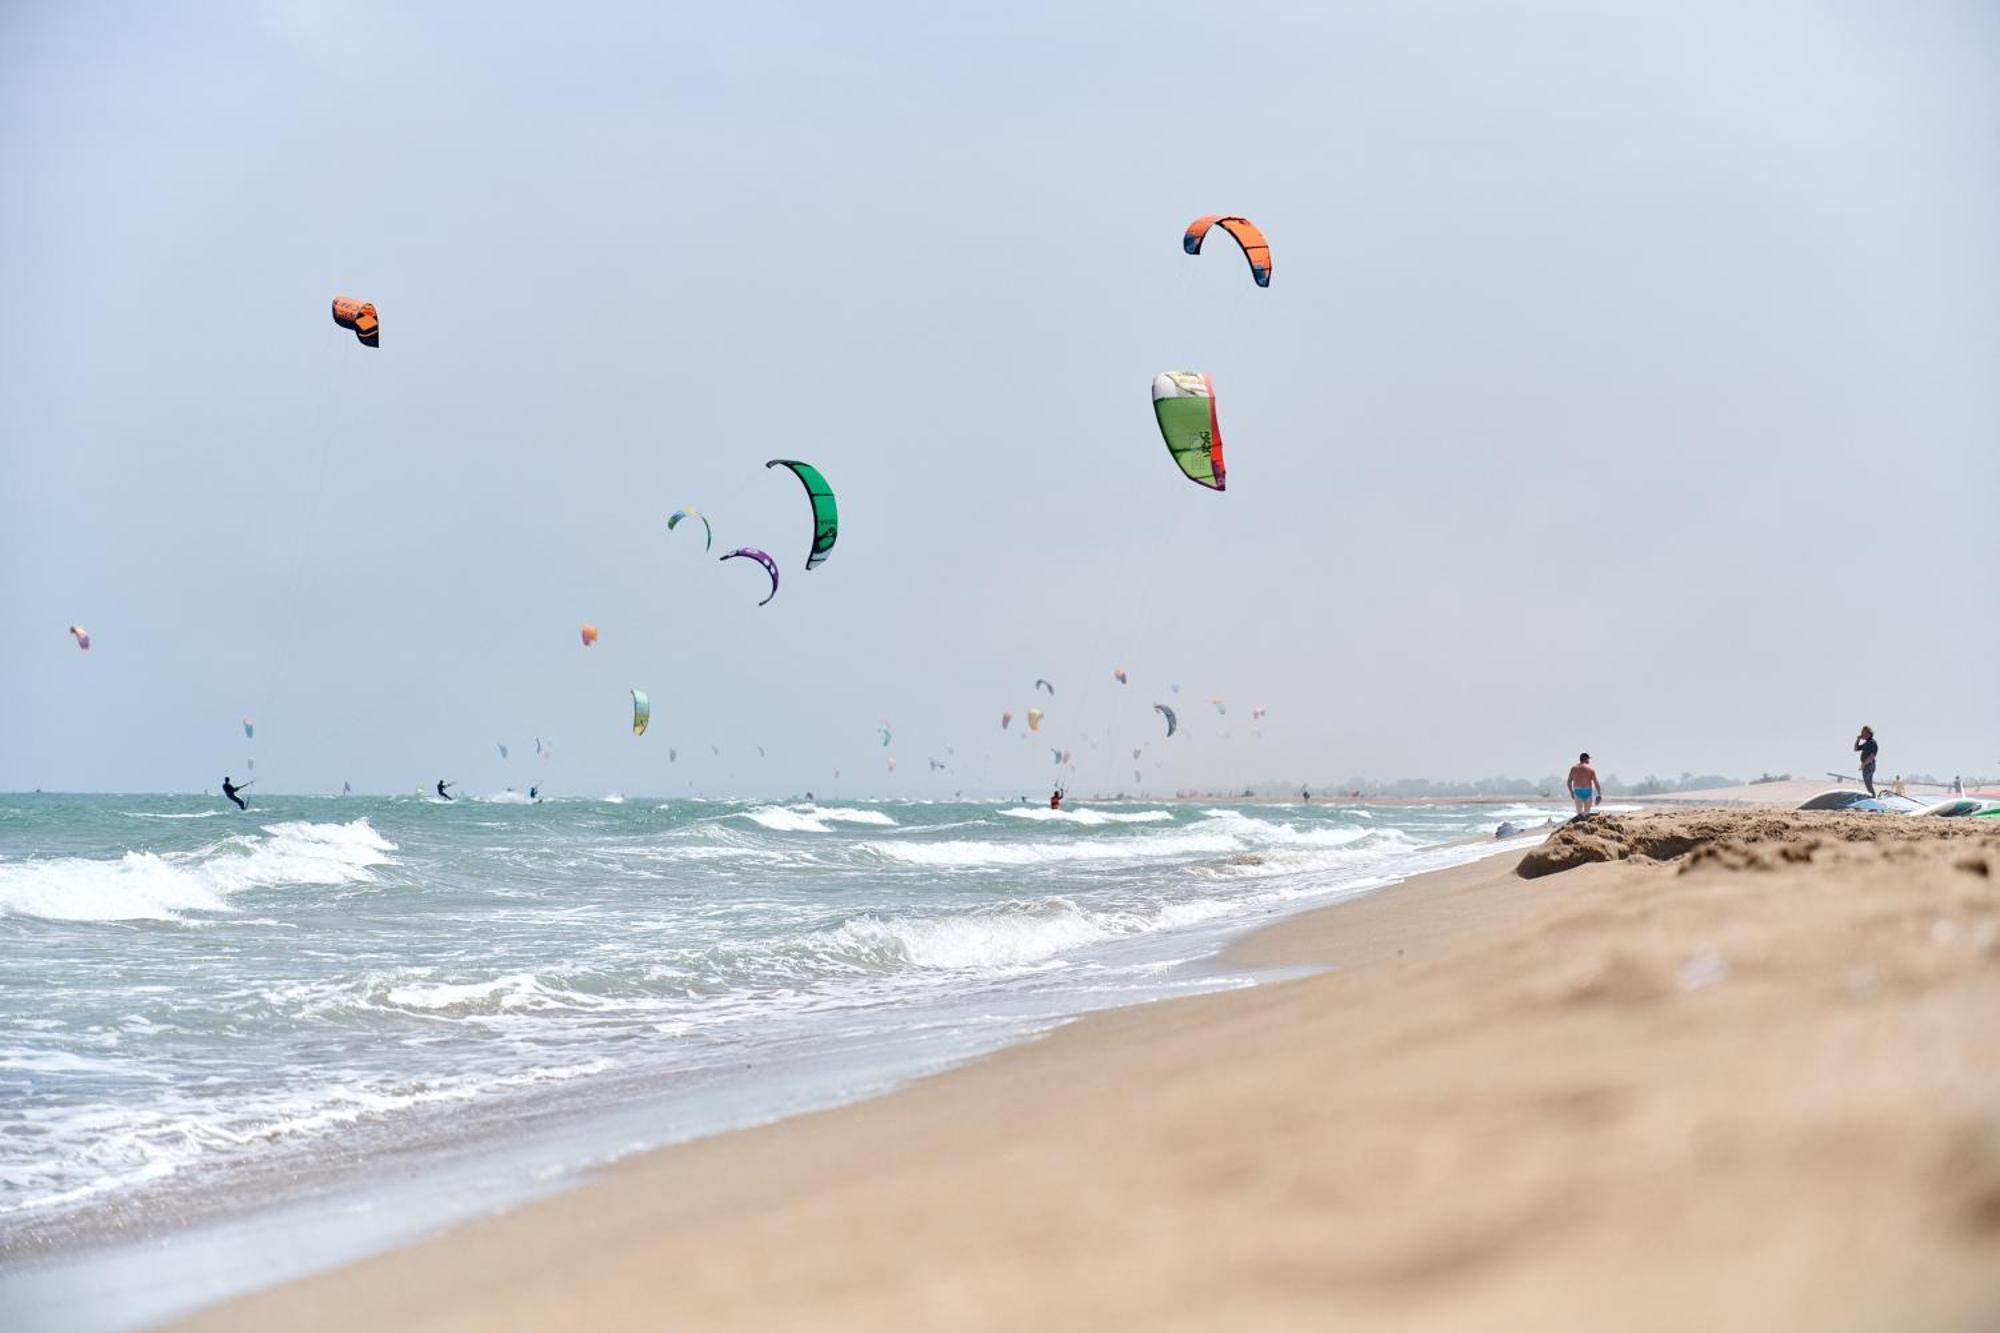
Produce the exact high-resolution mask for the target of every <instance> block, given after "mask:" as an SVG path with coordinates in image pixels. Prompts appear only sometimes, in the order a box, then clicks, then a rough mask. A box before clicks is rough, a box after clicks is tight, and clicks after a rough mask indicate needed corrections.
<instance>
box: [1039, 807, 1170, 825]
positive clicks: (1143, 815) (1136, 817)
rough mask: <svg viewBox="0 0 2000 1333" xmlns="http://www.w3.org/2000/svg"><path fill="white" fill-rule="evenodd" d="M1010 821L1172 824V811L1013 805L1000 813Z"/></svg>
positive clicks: (1089, 823)
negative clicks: (1061, 808) (1066, 808)
mask: <svg viewBox="0 0 2000 1333" xmlns="http://www.w3.org/2000/svg"><path fill="white" fill-rule="evenodd" d="M999 813H1000V814H1003V815H1005V816H1007V817H1008V818H1009V819H1032V820H1038V821H1041V822H1043V823H1056V824H1086V825H1097V824H1165V823H1172V822H1173V818H1174V812H1173V811H1171V810H1091V809H1082V810H1051V809H1049V808H1048V807H1047V806H1043V805H1011V806H1008V807H1007V808H1006V809H1004V810H1001V811H999Z"/></svg>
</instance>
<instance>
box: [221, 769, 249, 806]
mask: <svg viewBox="0 0 2000 1333" xmlns="http://www.w3.org/2000/svg"><path fill="white" fill-rule="evenodd" d="M256 785H257V784H256V783H255V782H246V783H244V784H243V785H242V786H241V787H239V786H237V785H236V784H235V783H233V782H231V781H230V780H229V777H228V775H227V774H224V775H223V779H222V794H223V795H224V796H227V797H228V798H229V799H230V800H232V801H234V802H236V808H237V809H238V810H248V809H249V808H250V807H249V806H247V805H245V804H244V803H243V798H242V797H241V796H238V795H237V794H236V793H237V792H239V791H243V790H245V789H246V788H249V787H254V786H256Z"/></svg>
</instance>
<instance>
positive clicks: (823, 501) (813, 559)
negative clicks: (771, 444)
mask: <svg viewBox="0 0 2000 1333" xmlns="http://www.w3.org/2000/svg"><path fill="white" fill-rule="evenodd" d="M764 466H765V467H767V468H771V467H784V468H790V469H791V470H792V475H793V476H795V477H797V478H798V479H799V484H800V485H802V486H804V487H805V488H806V498H807V499H809V500H811V501H812V509H813V542H812V550H811V551H810V552H808V553H807V555H806V568H807V569H818V568H819V567H820V566H821V565H823V564H825V563H826V558H827V557H828V556H829V555H832V554H833V544H834V542H835V541H836V540H838V539H839V537H840V507H839V506H838V505H837V504H835V503H834V498H833V487H831V486H829V485H827V484H826V478H825V477H823V476H821V475H820V472H819V469H818V468H816V467H814V466H813V465H812V464H810V463H801V462H800V461H799V460H798V459H796V458H774V459H772V460H771V461H770V462H768V463H766V464H764ZM773 577H774V578H775V577H776V576H775V575H774V576H773ZM774 590H775V589H774Z"/></svg>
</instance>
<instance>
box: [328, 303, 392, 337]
mask: <svg viewBox="0 0 2000 1333" xmlns="http://www.w3.org/2000/svg"><path fill="white" fill-rule="evenodd" d="M333 322H334V323H336V324H338V325H340V327H341V328H343V329H353V330H354V336H355V338H357V339H358V340H359V341H360V343H361V345H362V346H363V347H380V346H381V345H382V321H381V320H380V319H379V318H377V317H376V314H375V307H374V305H373V304H371V303H370V302H367V301H357V300H355V299H354V298H353V297H351V296H336V297H334V298H333Z"/></svg>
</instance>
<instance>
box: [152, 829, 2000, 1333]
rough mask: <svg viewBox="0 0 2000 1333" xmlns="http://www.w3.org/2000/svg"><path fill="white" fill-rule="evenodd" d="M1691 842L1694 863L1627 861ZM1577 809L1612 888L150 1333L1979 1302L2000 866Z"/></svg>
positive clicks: (1826, 1313) (1893, 840)
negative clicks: (1638, 833)
mask: <svg viewBox="0 0 2000 1333" xmlns="http://www.w3.org/2000/svg"><path fill="white" fill-rule="evenodd" d="M1690 820H1697V821H1705V823H1703V824H1702V825H1701V827H1700V828H1698V829H1697V830H1696V835H1697V836H1695V841H1696V842H1697V843H1698V844H1701V845H1703V846H1706V847H1707V849H1708V850H1706V851H1701V850H1698V851H1697V852H1696V857H1697V859H1698V860H1699V861H1700V864H1698V865H1697V866H1696V867H1695V869H1694V870H1692V871H1689V872H1688V873H1683V869H1684V868H1685V866H1686V864H1687V863H1686V861H1685V860H1683V861H1682V862H1681V863H1680V864H1672V863H1667V864H1662V863H1657V862H1653V861H1651V860H1641V859H1634V858H1635V856H1636V857H1643V856H1644V855H1645V851H1644V849H1646V848H1651V849H1652V850H1654V851H1661V850H1664V849H1665V848H1664V846H1663V844H1662V843H1661V842H1660V841H1659V840H1657V839H1656V840H1654V841H1651V842H1648V841H1647V840H1646V837H1638V838H1637V839H1636V840H1630V839H1628V841H1629V842H1630V845H1629V846H1624V847H1623V848H1622V850H1621V847H1620V846H1619V845H1617V844H1619V841H1620V839H1621V838H1625V837H1626V834H1625V832H1624V830H1625V829H1626V827H1627V826H1631V827H1638V828H1642V829H1651V830H1652V831H1653V832H1654V833H1658V832H1659V830H1660V829H1661V828H1663V827H1666V825H1663V824H1662V821H1667V822H1668V823H1669V824H1671V823H1672V822H1673V821H1679V827H1680V828H1681V831H1680V832H1678V833H1676V832H1674V831H1673V829H1672V828H1668V832H1667V834H1666V836H1668V837H1672V838H1676V839H1678V840H1679V841H1687V838H1688V836H1689V835H1688V834H1687V831H1686V830H1687V826H1688V822H1689V821H1690ZM1732 820H1733V821H1735V824H1733V825H1731V824H1729V823H1728V821H1732ZM1718 821H1721V822H1718ZM1943 822H1944V821H1939V823H1943ZM1604 823H1605V824H1606V825H1613V827H1610V828H1604V827H1599V828H1594V829H1587V831H1586V832H1585V833H1584V834H1583V835H1582V836H1581V837H1576V836H1572V837H1569V838H1568V839H1563V838H1561V837H1559V838H1558V839H1552V840H1551V845H1552V846H1553V845H1554V844H1555V843H1557V842H1566V848H1565V850H1564V855H1572V854H1574V855H1576V856H1581V857H1582V858H1583V859H1584V860H1585V861H1595V860H1598V859H1599V858H1600V854H1601V855H1602V856H1603V857H1608V858H1610V859H1608V860H1604V861H1603V862H1602V863H1591V864H1578V865H1576V866H1575V868H1570V869H1563V870H1562V871H1561V873H1560V874H1559V875H1557V876H1555V877H1549V876H1544V877H1542V878H1539V879H1524V878H1521V877H1519V876H1517V875H1515V874H1514V873H1513V866H1514V863H1515V858H1513V857H1510V856H1500V857H1491V858H1486V859H1483V860H1480V861H1476V862H1473V863H1470V864H1468V865H1462V866H1458V867H1453V868H1451V869H1446V870H1440V871H1433V872H1429V873H1426V874H1422V875H1419V876H1415V877H1412V878H1410V879H1407V880H1404V881H1402V882H1400V883H1398V884H1395V885H1392V886H1388V887H1387V888H1386V889H1384V890H1381V891H1377V892H1374V893H1369V894H1364V895H1361V896H1359V897H1357V898H1354V899H1351V900H1347V901H1343V902H1339V903H1335V904H1332V905H1329V906H1325V907H1321V908H1317V909H1312V910H1309V911H1307V912H1304V913H1302V914H1299V915H1296V916H1292V917H1289V918H1286V919H1284V920H1282V921H1279V922H1277V923H1274V924H1272V925H1270V926H1267V927H1264V928H1262V929H1260V930H1257V931H1255V932H1253V933H1252V934H1250V935H1248V936H1245V937H1243V938H1242V939H1240V940H1239V941H1237V943H1236V944H1235V945H1233V946H1232V947H1231V948H1230V949H1229V950H1228V952H1227V953H1226V954H1225V955H1224V957H1225V960H1226V961H1229V962H1232V963H1236V964H1240V965H1259V966H1304V965H1309V964H1310V965H1315V966H1318V967H1320V968H1323V969H1325V970H1322V971H1319V972H1316V973H1315V974H1314V975H1311V976H1308V977H1304V978H1300V979H1296V980H1289V981H1280V982H1276V983H1273V984H1268V985H1260V986H1255V987H1251V988H1247V989H1241V990H1234V991H1225V992H1221V993H1213V994H1208V995H1202V996H1195V997H1189V998H1183V999H1171V1000H1163V1001H1159V1002H1156V1003H1152V1004H1145V1005H1139V1006H1134V1007H1129V1008H1123V1009H1116V1010H1109V1011H1103V1012H1099V1013H1096V1014H1090V1015H1086V1016H1084V1017H1083V1018H1081V1019H1078V1020H1076V1021H1073V1022H1071V1023H1068V1024H1066V1025H1065V1026H1063V1027H1061V1028H1060V1029H1058V1030H1056V1031H1054V1032H1053V1033H1050V1034H1048V1035H1046V1036H1044V1037H1042V1038H1041V1039H1039V1040H1035V1041H1031V1042H1029V1043H1026V1044H1024V1045H1017V1046H1013V1047H1009V1048H1006V1049H1004V1050H1002V1051H999V1052H997V1053H995V1054H993V1055H991V1056H989V1057H987V1058H985V1059H982V1060H979V1061H977V1062H975V1063H973V1064H971V1065H969V1066H965V1067H962V1068H959V1069H956V1070H953V1071H950V1072H947V1073H945V1074H942V1075H938V1076H934V1077H932V1078H928V1079H924V1080H921V1081H919V1082H917V1083H915V1084H912V1085H909V1086H906V1087H905V1088H903V1089H901V1090H900V1091H898V1092H895V1093H892V1094H890V1095H888V1096H886V1097H881V1098H876V1099H872V1100H868V1101H863V1102H859V1103H853V1104H850V1105H848V1106H845V1107H842V1108H838V1109H835V1110H831V1111H823V1112H815V1113H810V1114H807V1115H804V1116H800V1117H795V1118H793V1119H789V1120H785V1121H782V1122H778V1123H776V1124H772V1125H767V1126H763V1127H760V1128H755V1129H750V1130H744V1131H737V1132H733V1133H728V1134H723V1135H719V1136H715V1137H711V1138H706V1139H702V1140H698V1141H696V1142H693V1143H688V1144H683V1145H679V1146H675V1147H669V1148H665V1149H659V1150H655V1151H652V1152H648V1153H644V1154H641V1155H638V1156H636V1157H633V1158H629V1159H626V1160H625V1161H622V1162H619V1163H617V1164H615V1165H613V1166H612V1167H611V1168H609V1169H608V1170H606V1171H605V1172H603V1173H602V1174H601V1175H600V1176H599V1177H597V1178H596V1179H595V1180H593V1181H591V1182H589V1183H586V1184H584V1185H582V1186H580V1187H578V1188H575V1189H572V1190H569V1191H566V1192H564V1193H562V1194H558V1195H556V1196H553V1197H551V1198H547V1199H543V1200H540V1201H537V1202H533V1203H529V1204H527V1205H524V1206H522V1207H520V1208H517V1209H515V1210H513V1211H510V1212H508V1213H504V1214H502V1215H499V1216H497V1217H493V1218H489V1219H485V1220H482V1221H476V1222H472V1223H469V1224H467V1225H464V1226H462V1227H459V1228H457V1229H455V1230H453V1231H450V1232H447V1233H445V1234H444V1235H442V1236H439V1237H436V1238H434V1239H431V1240H428V1241H423V1242H420V1243H418V1244H416V1245H413V1246H409V1247H406V1248H403V1249H400V1250H392V1251H389V1252H387V1253H384V1254H380V1255H377V1256H375V1257H373V1258H370V1259H365V1260H362V1261H360V1262H358V1263H354V1264H350V1265H348V1266H345V1267H342V1268H337V1269H333V1270H331V1271H329V1272H326V1273H323V1274H320V1275H317V1276H314V1277H310V1278H306V1279H304V1280H301V1281H297V1282H293V1283H289V1284H286V1285H283V1286H279V1287H276V1288H272V1289H268V1290H265V1291H262V1292H257V1293H253V1294H250V1295H247V1296H244V1297H240V1298H237V1299H235V1300H232V1301H229V1302H227V1303H225V1304H223V1305H221V1306H218V1307H215V1308H213V1309H210V1310H207V1311H204V1312H200V1313H197V1314H196V1315H194V1316H193V1317H191V1318H189V1319H187V1320H186V1321H184V1322H182V1323H180V1324H178V1325H176V1327H182V1328H190V1329H255V1328H269V1327H289V1328H325V1329H348V1328H355V1327H390V1328H424V1329H437V1330H446V1329H461V1328H463V1329H472V1328H484V1327H493V1326H496V1325H509V1326H519V1327H589V1328H599V1327H608V1328H623V1327H633V1328H637V1327H657V1326H660V1325H661V1323H663V1322H664V1323H668V1324H674V1325H678V1326H685V1327H699V1328H724V1329H727V1328H746V1329H747V1328H793V1327H796V1328H806V1327H812V1328H857V1329H858V1328H864V1327H866V1328H880V1327H884V1326H888V1327H915V1326H954V1327H995V1328H998V1327H1011V1326H1018V1325H1019V1324H1021V1323H1023V1322H1027V1321H1028V1320H1030V1319H1033V1320H1035V1321H1037V1322H1041V1323H1044V1324H1047V1323H1054V1324H1055V1325H1056V1326H1059V1327H1105V1326H1114V1325H1115V1326H1128V1327H1130V1326H1143V1327H1153V1326H1159V1327H1170V1328H1178V1327H1187V1328H1194V1327H1214V1326H1217V1321H1221V1322H1223V1323H1226V1324H1228V1325H1230V1326H1236V1327H1242V1326H1256V1327H1290V1326H1297V1325H1298V1324H1299V1323H1301V1322H1309V1321H1317V1320H1323V1319H1332V1318H1339V1317H1346V1318H1352V1319H1357V1320H1363V1321H1369V1320H1373V1321H1394V1322H1399V1323H1407V1324H1415V1325H1418V1326H1424V1327H1440V1328H1473V1327H1494V1326H1527V1325H1529V1324H1532V1323H1542V1324H1544V1325H1549V1324H1553V1325H1556V1326H1575V1327H1588V1326H1625V1327H1655V1326H1688V1325H1697V1324H1702V1325H1707V1326H1721V1327H1744V1328H1749V1327H1771V1326H1774V1325H1775V1326H1788V1327H1789V1326H1797V1327H1806V1326H1827V1325H1839V1326H1843V1327H1877V1326H1895V1325H1910V1324H1915V1325H1920V1326H1928V1327H1941V1328H1957V1327H1966V1328H1971V1327H1976V1326H1981V1324H1982V1323H1983V1321H1986V1320H1990V1319H1991V1318H1993V1317H1994V1316H1995V1315H1996V1314H2000V1279H1996V1278H1995V1277H1994V1273H1995V1271H1996V1270H1995V1267H1994V1265H1993V1264H1992V1256H1993V1253H1994V1251H1995V1248H1996V1244H2000V1125H1996V1124H1995V1118H1994V1117H1993V1115H1992V1107H1994V1106H1995V1105H2000V1068H1996V1061H1995V1058H1994V1056H1993V1052H1994V1050H1995V1049H2000V966H1996V965H1995V962H1996V959H2000V901H1997V900H1996V895H1995V891H1994V888H1993V884H1994V881H1993V879H1992V877H1991V876H1992V873H1993V871H1994V870H1996V869H2000V839H1996V838H1995V837H1994V836H1993V835H1992V833H1990V832H1988V831H1986V830H1970V829H1962V830H1952V831H1951V833H1952V836H1950V837H1944V836H1940V835H1939V834H1938V832H1937V830H1936V828H1935V827H1928V828H1926V827H1913V826H1909V825H1905V824H1901V823H1900V822H1899V823H1893V824H1892V823H1889V822H1886V821H1882V820H1879V819H1875V820H1873V821H1872V822H1871V819H1870V817H1867V816H1858V817H1857V816H1824V817H1796V816H1794V817H1789V818H1786V817H1778V816H1767V815H1758V814H1749V813H1744V814H1737V813H1735V812H1730V813H1727V814H1719V813H1714V812H1705V813H1703V814H1701V815H1697V816H1691V815H1688V814H1685V813H1682V812H1670V813H1665V814H1659V815H1649V816H1644V817H1640V818H1638V819H1619V820H1617V821H1615V824H1614V821H1610V820H1607V821H1604ZM1718 830H1719V831H1718ZM1647 836H1651V835H1650V834H1649V835H1647ZM1877 839H1883V840H1884V841H1877ZM1587 841H1588V842H1590V843H1592V844H1594V845H1590V846H1586V845H1585V843H1586V842H1587ZM1579 847H1581V848H1582V851H1578V848H1579ZM1607 847H1608V848H1609V850H1608V851H1607V850H1606V848H1607ZM1732 858H1733V859H1732ZM1975 861H1976V862H1977V864H1978V866H1979V867H1980V868H1979V869H1978V870H1973V869H1970V868H1968V867H1970V866H1971V865H1972V864H1973V863H1974V862H1975ZM1829 887H1831V888H1833V889H1834V890H1836V891H1834V892H1828V889H1829ZM779 1256H782V1259H781V1260H780V1259H779Z"/></svg>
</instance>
